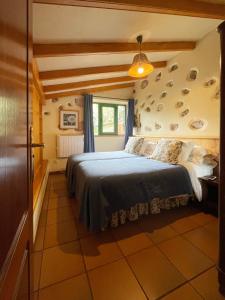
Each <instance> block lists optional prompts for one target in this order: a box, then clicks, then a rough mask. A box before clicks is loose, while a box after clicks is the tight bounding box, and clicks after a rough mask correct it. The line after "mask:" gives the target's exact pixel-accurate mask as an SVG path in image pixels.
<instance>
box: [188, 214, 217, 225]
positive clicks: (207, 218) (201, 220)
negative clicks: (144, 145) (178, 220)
mask: <svg viewBox="0 0 225 300" xmlns="http://www.w3.org/2000/svg"><path fill="white" fill-rule="evenodd" d="M190 218H191V219H192V220H193V221H194V222H195V223H197V224H198V225H201V226H202V225H205V224H207V223H209V222H212V221H216V220H217V218H216V217H214V216H213V215H210V214H206V213H204V212H200V213H197V214H194V215H193V216H191V217H190Z"/></svg>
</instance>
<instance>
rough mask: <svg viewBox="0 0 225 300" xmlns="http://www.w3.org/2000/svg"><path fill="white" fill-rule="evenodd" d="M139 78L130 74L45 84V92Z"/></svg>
mask: <svg viewBox="0 0 225 300" xmlns="http://www.w3.org/2000/svg"><path fill="white" fill-rule="evenodd" d="M137 80H138V79H137V78H133V77H130V76H123V77H114V78H104V79H96V80H87V81H80V82H69V83H62V84H53V85H45V86H44V87H43V89H44V92H45V93H47V92H54V91H63V90H72V89H77V88H83V87H87V86H89V87H91V86H93V85H100V84H109V83H118V82H128V81H133V82H134V81H137Z"/></svg>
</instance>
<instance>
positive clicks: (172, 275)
mask: <svg viewBox="0 0 225 300" xmlns="http://www.w3.org/2000/svg"><path fill="white" fill-rule="evenodd" d="M128 262H129V264H130V266H131V267H132V269H133V271H134V273H135V275H136V277H137V279H138V281H139V283H140V284H141V286H142V287H143V289H144V291H145V293H146V294H147V296H148V297H149V299H150V300H153V299H157V298H159V297H161V296H163V295H164V294H166V293H168V292H169V291H171V290H173V289H174V288H176V287H177V286H179V285H180V284H182V283H184V282H185V278H184V277H183V276H182V275H181V273H179V272H178V271H177V269H176V268H175V267H174V266H173V265H172V264H171V263H170V262H169V261H168V259H167V258H166V257H165V256H164V255H163V254H162V253H161V252H160V251H159V250H158V249H157V248H156V247H152V248H149V249H146V250H143V251H141V252H139V253H136V254H134V255H131V256H128Z"/></svg>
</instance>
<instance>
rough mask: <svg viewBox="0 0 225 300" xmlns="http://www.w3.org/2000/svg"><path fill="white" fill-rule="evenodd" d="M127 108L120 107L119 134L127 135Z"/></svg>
mask: <svg viewBox="0 0 225 300" xmlns="http://www.w3.org/2000/svg"><path fill="white" fill-rule="evenodd" d="M125 127H126V106H125V105H118V134H125Z"/></svg>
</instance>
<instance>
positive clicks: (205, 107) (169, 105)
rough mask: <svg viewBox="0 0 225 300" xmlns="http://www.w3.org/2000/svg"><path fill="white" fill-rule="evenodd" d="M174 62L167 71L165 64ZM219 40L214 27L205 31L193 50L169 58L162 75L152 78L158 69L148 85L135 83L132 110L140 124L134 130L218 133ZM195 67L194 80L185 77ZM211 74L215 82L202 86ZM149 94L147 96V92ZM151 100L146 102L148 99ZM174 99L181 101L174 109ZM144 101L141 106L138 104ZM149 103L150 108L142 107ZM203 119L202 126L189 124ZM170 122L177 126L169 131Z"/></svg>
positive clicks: (194, 134)
mask: <svg viewBox="0 0 225 300" xmlns="http://www.w3.org/2000/svg"><path fill="white" fill-rule="evenodd" d="M174 63H177V64H178V69H177V70H176V71H174V72H171V73H170V72H169V71H168V70H169V66H171V65H173V64H174ZM219 64H220V44H219V34H218V33H217V32H216V31H213V32H212V33H210V34H208V35H207V36H206V37H205V38H204V39H202V40H201V41H200V42H198V44H197V47H196V49H195V50H193V51H187V52H183V53H180V54H179V55H178V56H177V57H175V58H174V59H172V60H170V61H169V64H168V67H166V68H164V69H162V70H161V71H162V78H161V80H159V81H155V78H156V75H157V74H158V73H159V70H155V71H154V72H153V73H152V74H150V76H149V77H148V81H149V83H148V85H147V87H145V88H144V89H142V88H141V82H142V81H141V82H138V83H137V84H136V87H135V89H136V93H135V99H138V103H137V105H136V107H135V111H136V113H137V110H138V114H140V121H141V128H140V129H139V131H138V133H140V134H143V135H148V136H153V137H154V136H157V137H167V136H180V137H182V136H183V137H219V109H220V108H219V99H215V97H214V96H215V94H216V92H217V90H218V89H219V78H220V65H219ZM192 68H196V69H198V70H199V74H198V78H197V80H196V81H188V80H187V74H188V72H189V71H190V69H192ZM213 77H215V78H216V84H214V85H213V86H211V87H205V86H204V83H205V82H206V81H207V80H208V79H211V78H213ZM169 80H173V81H174V86H173V87H167V86H166V83H167V82H168V81H169ZM183 88H189V89H190V93H189V94H188V95H185V96H184V95H182V92H181V90H182V89H183ZM163 91H166V92H167V93H168V95H167V96H166V97H165V98H163V99H160V95H161V93H162V92H163ZM150 94H151V95H152V96H151V98H148V96H149V95H150ZM153 99H154V100H155V104H153V105H150V103H151V101H152V100H153ZM178 101H182V102H184V105H183V107H182V108H179V109H177V108H176V107H175V104H176V103H177V102H178ZM160 103H162V104H163V106H164V107H163V110H162V111H160V112H158V111H157V110H156V108H157V105H158V104H160ZM143 105H144V107H142V106H143ZM147 107H150V109H151V112H147V111H146V108H147ZM185 109H189V111H190V112H189V114H187V115H186V116H184V117H181V115H180V114H181V112H183V111H184V110H185ZM197 119H201V120H204V122H205V124H206V126H205V127H203V128H202V129H197V130H193V129H191V128H190V127H189V124H190V122H191V121H192V120H197ZM156 123H157V124H160V125H161V126H162V127H161V129H156V128H155V124H156ZM171 124H178V126H179V127H178V129H177V130H175V131H173V130H171V128H170V125H171Z"/></svg>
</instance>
